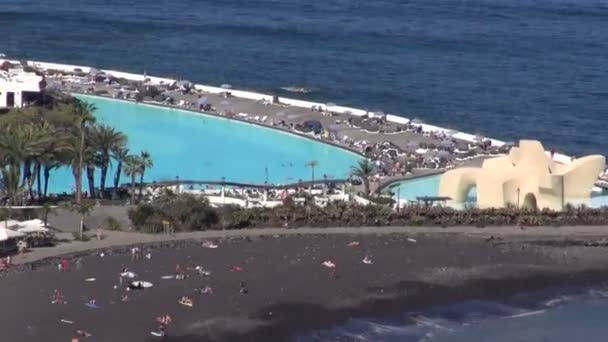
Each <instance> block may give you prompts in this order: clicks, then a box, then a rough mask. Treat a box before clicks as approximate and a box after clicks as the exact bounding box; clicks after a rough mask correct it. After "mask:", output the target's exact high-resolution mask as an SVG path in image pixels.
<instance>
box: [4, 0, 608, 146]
mask: <svg viewBox="0 0 608 342" xmlns="http://www.w3.org/2000/svg"><path fill="white" fill-rule="evenodd" d="M0 35H1V36H2V39H1V40H0V53H5V54H7V55H9V56H13V57H17V58H24V59H25V58H27V59H38V60H45V61H54V62H64V63H72V64H84V65H92V66H97V67H103V68H114V69H119V70H120V69H124V70H128V71H132V72H140V73H141V72H144V71H146V72H147V73H148V74H158V75H167V76H176V77H180V78H187V79H189V80H191V81H195V82H201V83H209V84H218V85H219V84H222V83H230V84H233V85H235V86H237V87H242V88H250V89H255V90H260V91H267V92H275V93H279V94H281V90H280V87H285V86H290V85H298V86H306V87H311V88H314V89H316V91H315V92H312V93H309V94H307V95H304V96H302V97H305V98H309V99H315V100H320V101H325V102H329V101H331V102H335V103H338V104H341V105H352V106H357V107H361V108H368V109H371V110H375V109H382V110H384V111H385V112H389V113H395V114H401V115H403V116H406V117H409V118H419V119H422V120H423V121H426V122H428V123H433V124H439V125H443V126H446V127H449V128H453V129H459V130H463V131H466V132H470V133H481V134H485V135H489V136H492V137H496V138H500V139H502V140H506V141H512V140H516V139H519V138H538V139H541V140H542V141H544V143H545V144H546V145H547V146H548V147H552V148H557V149H559V150H561V151H564V152H567V153H573V154H577V155H581V154H586V153H606V152H607V150H608V134H606V123H607V121H608V120H607V119H606V116H607V115H608V2H607V1H606V0H525V1H523V0H432V1H429V0H410V1H407V0H372V1H369V0H368V1H361V0H307V1H301V0H247V1H243V0H222V1H207V0H172V1H163V0H1V1H0ZM283 95H284V94H283Z"/></svg>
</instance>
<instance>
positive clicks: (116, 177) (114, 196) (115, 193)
mask: <svg viewBox="0 0 608 342" xmlns="http://www.w3.org/2000/svg"><path fill="white" fill-rule="evenodd" d="M121 172H122V162H121V161H119V162H118V165H117V166H116V174H114V189H113V190H112V200H116V199H117V198H118V186H119V185H120V174H121Z"/></svg>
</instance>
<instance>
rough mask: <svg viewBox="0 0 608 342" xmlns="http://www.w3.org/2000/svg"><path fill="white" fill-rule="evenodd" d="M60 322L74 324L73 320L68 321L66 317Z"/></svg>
mask: <svg viewBox="0 0 608 342" xmlns="http://www.w3.org/2000/svg"><path fill="white" fill-rule="evenodd" d="M61 322H63V323H66V324H74V321H69V320H67V319H62V320H61Z"/></svg>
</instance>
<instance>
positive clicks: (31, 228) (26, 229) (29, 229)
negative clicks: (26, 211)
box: [16, 225, 49, 234]
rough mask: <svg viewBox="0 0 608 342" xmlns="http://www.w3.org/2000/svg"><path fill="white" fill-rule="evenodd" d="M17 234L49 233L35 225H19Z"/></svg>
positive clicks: (46, 229)
mask: <svg viewBox="0 0 608 342" xmlns="http://www.w3.org/2000/svg"><path fill="white" fill-rule="evenodd" d="M16 230H17V231H18V232H20V233H25V234H28V233H46V232H48V231H49V229H48V228H44V227H40V226H36V225H26V226H23V225H19V226H18V227H17V229H16Z"/></svg>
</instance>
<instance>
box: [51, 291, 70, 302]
mask: <svg viewBox="0 0 608 342" xmlns="http://www.w3.org/2000/svg"><path fill="white" fill-rule="evenodd" d="M51 303H52V304H67V302H66V301H65V298H64V297H63V295H62V294H61V292H59V290H57V289H55V290H53V300H52V301H51Z"/></svg>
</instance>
